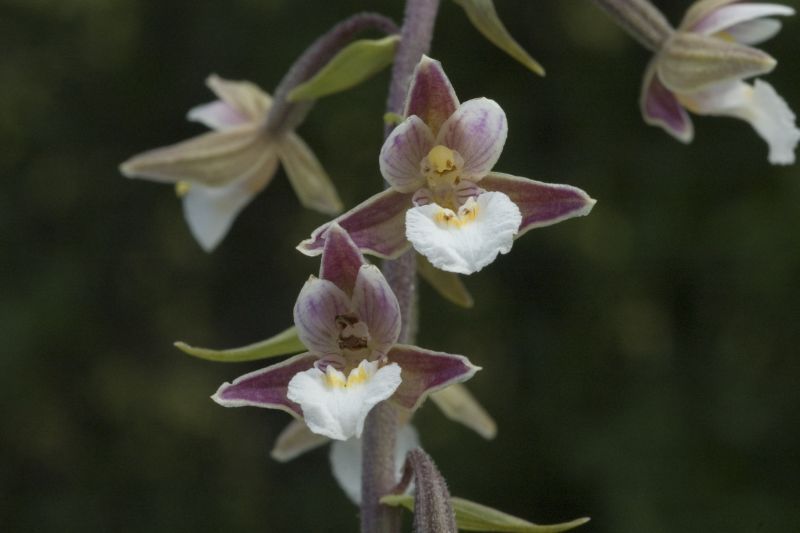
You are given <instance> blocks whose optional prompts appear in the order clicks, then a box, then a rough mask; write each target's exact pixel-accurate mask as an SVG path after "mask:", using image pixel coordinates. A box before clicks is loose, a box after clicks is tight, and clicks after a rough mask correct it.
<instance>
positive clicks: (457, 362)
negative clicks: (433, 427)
mask: <svg viewBox="0 0 800 533" xmlns="http://www.w3.org/2000/svg"><path fill="white" fill-rule="evenodd" d="M388 358H389V361H390V362H392V363H397V364H398V365H400V368H401V370H402V372H401V377H402V379H403V381H402V382H401V383H400V387H398V389H397V390H396V391H395V393H394V396H392V398H391V399H392V401H393V402H395V403H397V404H399V405H400V406H402V407H404V408H406V409H412V410H413V409H416V408H417V407H419V406H420V405H421V404H422V402H423V401H424V400H425V398H426V397H427V396H428V394H430V393H432V392H436V391H437V390H440V389H443V388H445V387H447V386H448V385H451V384H453V383H460V382H462V381H466V380H468V379H469V378H471V377H472V376H473V374H475V372H477V371H478V370H480V368H479V367H477V366H475V365H473V364H472V363H470V362H469V359H467V358H466V357H464V356H462V355H453V354H449V353H443V352H434V351H432V350H426V349H424V348H418V347H417V346H407V345H403V344H398V345H395V346H394V347H393V348H392V349H391V350H389V354H388Z"/></svg>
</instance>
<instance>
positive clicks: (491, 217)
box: [406, 192, 522, 274]
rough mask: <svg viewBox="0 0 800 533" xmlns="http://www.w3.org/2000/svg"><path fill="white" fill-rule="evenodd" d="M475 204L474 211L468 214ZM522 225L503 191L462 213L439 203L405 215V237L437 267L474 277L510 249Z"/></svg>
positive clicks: (480, 198)
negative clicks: (473, 275) (475, 273)
mask: <svg viewBox="0 0 800 533" xmlns="http://www.w3.org/2000/svg"><path fill="white" fill-rule="evenodd" d="M470 205H472V206H473V208H474V212H472V213H465V212H464V209H465V208H466V207H468V206H470ZM521 222H522V214H521V213H520V210H519V208H518V207H517V206H516V204H514V202H512V201H511V200H510V199H509V197H508V196H506V195H505V194H503V193H500V192H486V193H483V194H481V195H479V196H478V197H477V200H476V201H473V202H472V203H470V202H467V203H466V204H464V206H462V208H461V210H460V212H459V213H453V211H450V210H446V209H444V208H442V207H441V206H439V205H438V204H428V205H424V206H420V207H414V208H412V209H409V210H408V211H407V212H406V237H407V238H408V240H409V241H410V242H411V244H412V245H413V246H414V248H415V249H416V250H417V251H418V252H419V253H421V254H422V255H424V256H425V257H426V258H427V259H428V260H429V261H430V262H431V263H432V264H433V266H435V267H436V268H439V269H441V270H446V271H448V272H457V273H459V274H472V273H473V272H477V271H479V270H480V269H482V268H483V267H485V266H486V265H488V264H489V263H491V262H492V261H494V260H495V258H496V257H497V255H498V254H505V253H508V252H509V251H510V250H511V246H512V244H513V242H514V236H515V235H516V234H517V231H518V230H519V225H520V223H521Z"/></svg>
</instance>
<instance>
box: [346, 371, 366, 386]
mask: <svg viewBox="0 0 800 533" xmlns="http://www.w3.org/2000/svg"><path fill="white" fill-rule="evenodd" d="M367 379H369V376H368V375H367V371H366V370H365V369H364V367H363V366H359V367H358V368H354V369H353V370H352V371H351V372H350V375H349V376H348V377H347V386H348V387H352V386H353V385H358V384H359V383H364V382H365V381H367Z"/></svg>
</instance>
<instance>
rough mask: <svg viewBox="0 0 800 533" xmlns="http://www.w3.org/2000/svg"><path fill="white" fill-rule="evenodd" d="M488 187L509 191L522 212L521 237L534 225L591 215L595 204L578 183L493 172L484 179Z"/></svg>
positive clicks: (488, 189) (505, 192) (482, 183)
mask: <svg viewBox="0 0 800 533" xmlns="http://www.w3.org/2000/svg"><path fill="white" fill-rule="evenodd" d="M481 187H483V188H484V189H486V190H487V191H499V192H502V193H504V194H506V195H507V196H508V197H509V198H511V201H512V202H514V203H515V204H517V207H519V210H520V211H521V212H522V223H521V224H520V227H519V233H517V238H519V237H520V236H521V235H522V234H524V233H525V232H526V231H528V230H530V229H533V228H540V227H543V226H549V225H551V224H555V223H557V222H561V221H562V220H566V219H568V218H572V217H579V216H584V215H588V214H589V211H591V210H592V207H593V206H594V204H595V200H593V199H591V198H590V197H589V195H588V194H586V193H585V192H583V191H582V190H581V189H578V188H577V187H572V186H570V185H558V184H554V183H544V182H541V181H534V180H529V179H527V178H520V177H518V176H512V175H510V174H501V173H499V172H492V173H491V174H489V175H488V176H486V177H485V178H483V180H482V181H481Z"/></svg>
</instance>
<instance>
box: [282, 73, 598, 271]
mask: <svg viewBox="0 0 800 533" xmlns="http://www.w3.org/2000/svg"><path fill="white" fill-rule="evenodd" d="M404 116H405V120H404V121H403V122H402V123H401V124H400V125H398V126H397V127H396V128H395V129H394V130H393V131H392V132H391V134H390V135H389V137H388V138H387V139H386V142H385V143H384V145H383V148H382V149H381V153H380V170H381V173H382V174H383V177H384V179H385V180H386V181H387V182H388V183H389V185H390V186H391V188H389V189H387V190H386V191H384V192H382V193H379V194H376V195H375V196H373V197H372V198H369V199H368V200H366V201H365V202H363V203H361V204H360V205H358V206H356V207H355V208H353V209H351V210H350V211H348V212H347V213H345V214H343V215H341V216H340V217H338V218H337V219H336V220H335V221H334V223H336V224H339V225H341V226H342V227H343V228H345V229H346V230H347V231H348V233H349V234H350V235H351V237H352V238H353V240H354V242H355V243H356V244H357V245H358V247H359V248H360V249H361V250H362V251H363V252H366V253H370V254H373V255H376V256H378V257H383V258H395V257H398V256H399V255H400V254H401V253H403V252H404V251H405V250H406V249H407V248H408V246H409V243H410V244H411V245H412V246H413V247H414V248H415V249H416V250H417V251H418V252H419V253H421V254H422V255H424V256H425V257H426V258H427V259H428V260H429V261H430V262H431V263H432V264H433V265H434V266H435V267H437V268H439V269H441V270H446V271H449V272H456V273H460V274H471V273H473V272H477V271H479V270H481V269H482V268H483V267H485V266H486V265H488V264H489V263H491V262H492V261H494V260H495V258H496V257H497V255H498V254H505V253H507V252H508V251H509V250H511V246H512V244H513V241H514V239H515V238H517V237H519V236H521V235H523V234H524V233H525V232H527V231H528V230H530V229H533V228H537V227H541V226H548V225H550V224H555V223H556V222H560V221H562V220H565V219H568V218H572V217H575V216H582V215H586V214H588V213H589V211H590V210H591V209H592V206H593V205H594V203H595V201H594V200H592V199H591V198H589V196H588V195H587V194H586V193H585V192H583V191H582V190H580V189H577V188H575V187H571V186H568V185H554V184H549V183H542V182H539V181H533V180H529V179H526V178H520V177H517V176H511V175H509V174H501V173H498V172H492V168H493V167H494V164H495V163H496V162H497V160H498V158H499V157H500V153H501V151H502V149H503V144H504V143H505V140H506V134H507V131H508V126H507V122H506V116H505V113H504V112H503V110H502V109H501V108H500V106H499V105H498V104H497V103H496V102H495V101H493V100H489V99H487V98H476V99H473V100H469V101H467V102H464V103H463V104H459V101H458V99H457V98H456V95H455V92H454V91H453V87H452V86H451V84H450V81H449V80H448V79H447V76H446V75H445V73H444V71H443V70H442V66H441V64H440V63H439V62H438V61H435V60H433V59H431V58H429V57H423V58H422V60H421V61H420V63H419V64H418V65H417V67H416V69H415V71H414V74H413V76H412V79H411V82H410V87H409V90H408V94H407V97H406V104H405V113H404ZM331 224H332V223H329V224H326V225H323V226H321V227H319V228H317V229H316V230H315V231H314V232H313V233H312V235H311V238H310V239H308V240H305V241H303V242H302V243H300V245H299V246H298V249H299V250H300V251H301V252H303V253H305V254H307V255H312V256H313V255H318V254H320V253H322V250H323V248H324V246H325V241H326V238H327V232H328V230H329V228H330V227H331Z"/></svg>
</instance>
